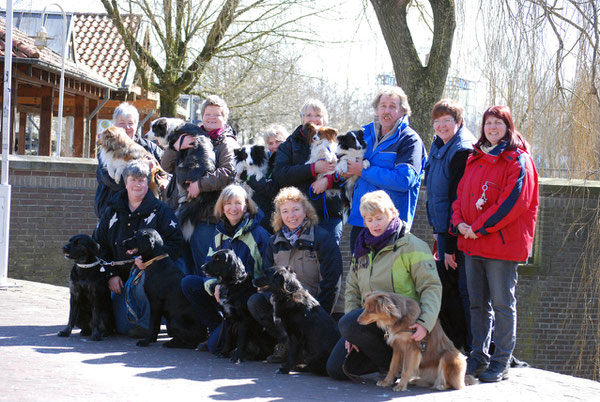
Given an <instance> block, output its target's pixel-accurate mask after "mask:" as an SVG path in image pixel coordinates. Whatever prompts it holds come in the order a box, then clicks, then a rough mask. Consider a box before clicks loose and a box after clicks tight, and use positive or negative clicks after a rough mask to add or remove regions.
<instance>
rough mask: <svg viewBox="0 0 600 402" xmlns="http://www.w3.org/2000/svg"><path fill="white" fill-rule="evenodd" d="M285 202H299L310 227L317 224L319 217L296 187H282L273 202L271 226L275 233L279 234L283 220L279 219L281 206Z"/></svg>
mask: <svg viewBox="0 0 600 402" xmlns="http://www.w3.org/2000/svg"><path fill="white" fill-rule="evenodd" d="M286 201H292V202H299V203H300V204H302V208H304V212H306V219H308V221H309V222H310V224H311V225H313V226H314V225H317V224H318V223H319V217H318V216H317V211H315V207H313V206H312V204H311V203H310V201H308V198H306V196H305V195H304V194H302V193H301V192H300V190H298V189H297V188H296V187H284V188H282V189H281V190H279V193H278V194H277V196H276V197H275V199H274V200H273V205H274V207H275V211H274V212H273V216H272V217H271V226H272V227H273V230H274V231H275V232H279V231H280V230H281V228H282V227H283V219H281V204H283V203H284V202H286Z"/></svg>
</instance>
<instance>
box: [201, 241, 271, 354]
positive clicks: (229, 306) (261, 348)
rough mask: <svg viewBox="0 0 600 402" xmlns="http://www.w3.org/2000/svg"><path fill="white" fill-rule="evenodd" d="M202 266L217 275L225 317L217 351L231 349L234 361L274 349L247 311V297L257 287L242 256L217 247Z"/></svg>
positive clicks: (211, 273)
mask: <svg viewBox="0 0 600 402" xmlns="http://www.w3.org/2000/svg"><path fill="white" fill-rule="evenodd" d="M202 269H203V270H204V271H205V272H206V273H207V274H208V275H209V276H212V277H215V278H217V279H218V284H219V285H220V286H219V298H220V303H221V306H222V307H223V311H224V313H225V314H224V315H225V320H224V321H223V327H222V328H221V336H220V338H219V346H220V351H219V354H220V355H221V356H229V355H230V354H231V352H233V355H232V357H231V360H232V361H233V362H234V363H240V362H242V361H244V360H245V359H249V360H262V359H264V358H265V357H266V356H267V355H268V354H269V353H270V352H271V351H272V350H273V347H274V346H275V340H274V339H272V338H271V337H270V336H269V335H268V334H267V333H266V332H264V331H263V330H262V328H261V326H260V325H259V324H258V323H257V322H256V321H254V319H253V318H252V316H251V315H250V311H249V310H248V299H249V298H250V296H252V295H253V294H254V293H256V289H255V288H254V286H252V277H251V276H250V275H248V274H247V273H246V269H245V268H244V263H243V262H242V260H240V258H239V257H238V256H237V255H235V252H233V251H232V250H220V251H217V252H216V253H215V254H213V256H212V259H211V260H210V261H209V262H207V263H206V264H204V265H203V266H202Z"/></svg>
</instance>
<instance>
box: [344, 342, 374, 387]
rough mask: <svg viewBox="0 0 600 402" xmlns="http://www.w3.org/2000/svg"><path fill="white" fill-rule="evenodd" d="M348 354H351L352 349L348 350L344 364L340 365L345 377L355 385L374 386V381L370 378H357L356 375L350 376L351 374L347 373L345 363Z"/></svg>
mask: <svg viewBox="0 0 600 402" xmlns="http://www.w3.org/2000/svg"><path fill="white" fill-rule="evenodd" d="M350 353H352V348H350V350H349V351H348V353H346V357H345V358H344V363H342V371H343V372H344V374H345V375H346V377H348V379H349V380H350V381H352V382H353V383H355V384H374V383H375V382H376V381H374V380H372V379H370V378H365V377H362V376H359V375H357V374H352V373H351V372H349V371H348V369H347V368H346V361H347V360H348V356H350Z"/></svg>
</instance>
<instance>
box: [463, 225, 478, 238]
mask: <svg viewBox="0 0 600 402" xmlns="http://www.w3.org/2000/svg"><path fill="white" fill-rule="evenodd" d="M465 239H473V240H477V235H476V234H475V232H473V229H471V226H469V230H467V233H465Z"/></svg>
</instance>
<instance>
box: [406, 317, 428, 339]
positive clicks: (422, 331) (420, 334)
mask: <svg viewBox="0 0 600 402" xmlns="http://www.w3.org/2000/svg"><path fill="white" fill-rule="evenodd" d="M408 328H410V329H414V330H415V333H414V334H412V335H411V336H410V339H412V340H413V341H415V342H420V341H422V340H423V338H425V337H426V336H427V329H426V328H425V327H424V326H422V325H421V324H419V323H416V322H415V323H414V324H413V325H411V326H410V327H408Z"/></svg>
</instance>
